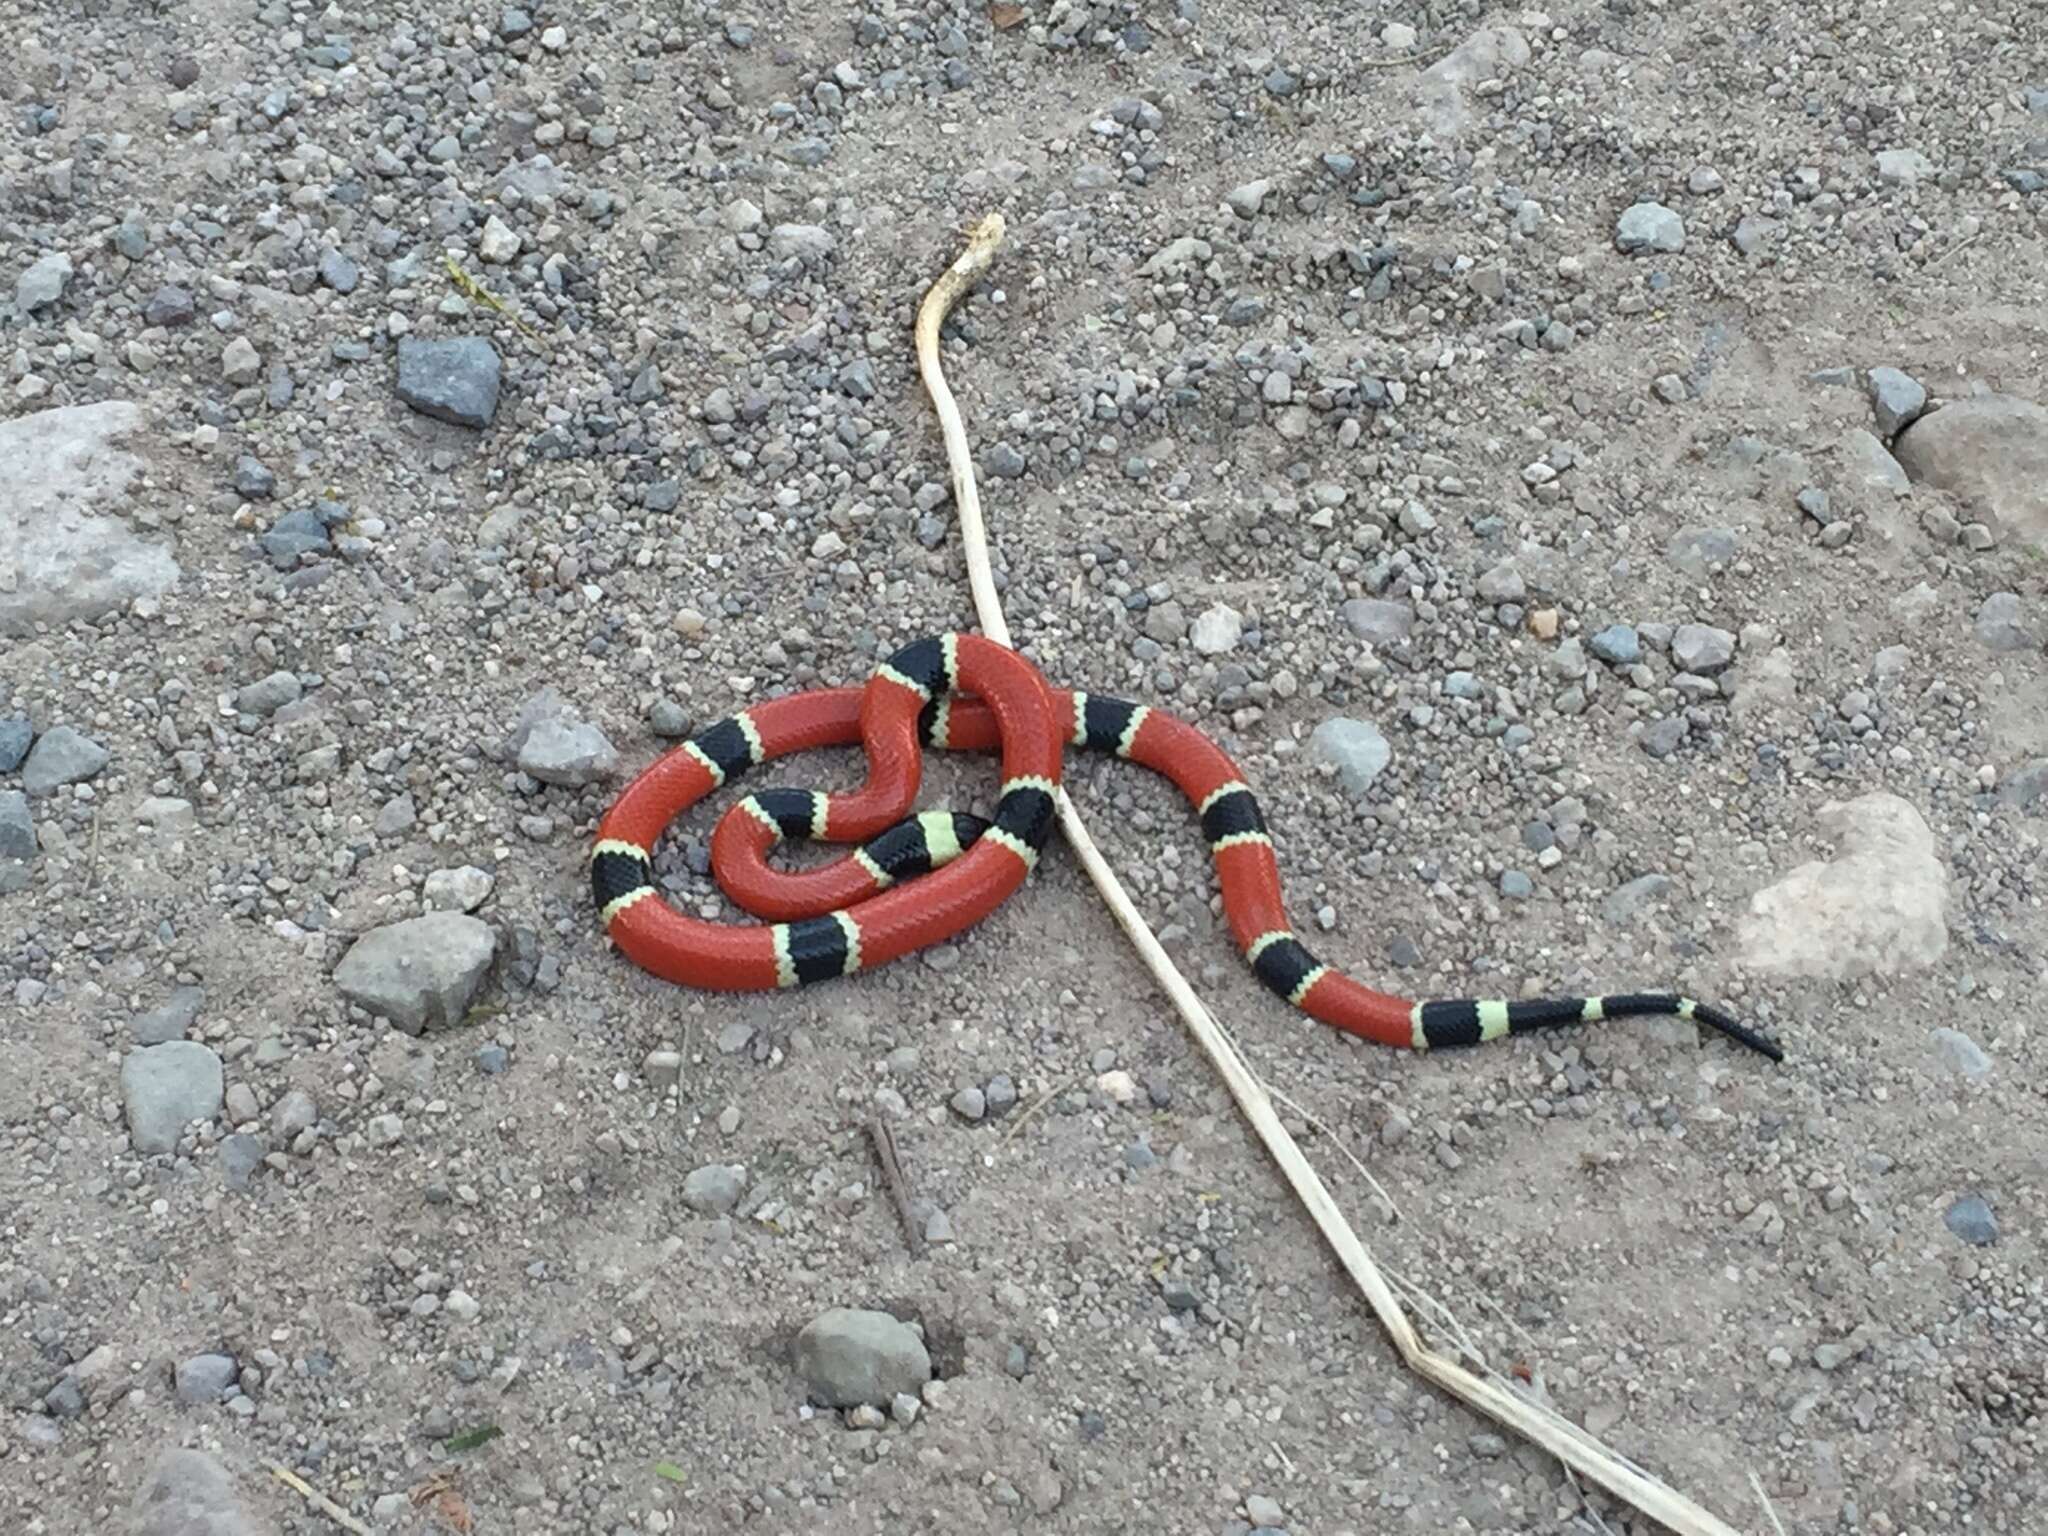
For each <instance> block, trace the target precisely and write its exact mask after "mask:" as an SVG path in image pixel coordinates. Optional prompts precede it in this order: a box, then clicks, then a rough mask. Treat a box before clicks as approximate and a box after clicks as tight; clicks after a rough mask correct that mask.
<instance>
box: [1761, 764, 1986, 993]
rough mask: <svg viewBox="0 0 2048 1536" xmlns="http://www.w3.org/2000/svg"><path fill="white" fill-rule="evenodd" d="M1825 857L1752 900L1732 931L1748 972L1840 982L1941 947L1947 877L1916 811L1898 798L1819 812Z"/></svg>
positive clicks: (1916, 963) (1930, 956) (1902, 967)
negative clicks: (1831, 849)
mask: <svg viewBox="0 0 2048 1536" xmlns="http://www.w3.org/2000/svg"><path fill="white" fill-rule="evenodd" d="M1819 819H1820V828H1821V831H1822V832H1823V834H1824V835H1826V836H1827V837H1829V838H1830V839H1832V840H1833V842H1834V843H1835V846H1836V853H1835V856H1834V857H1833V858H1832V859H1829V860H1826V861H1824V862H1823V861H1820V860H1816V861H1814V862H1812V863H1809V864H1802V865H1800V866H1799V867H1798V868H1797V869H1795V870H1793V871H1792V872H1791V873H1790V874H1789V875H1787V876H1786V877H1785V878H1784V879H1782V880H1780V881H1778V882H1777V884H1775V885H1772V886H1768V887H1766V888H1765V889H1763V890H1761V891H1758V892H1757V893H1756V894H1755V895H1754V896H1752V897H1751V898H1750V903H1749V913H1748V915H1747V916H1746V917H1744V919H1743V920H1742V922H1741V924H1740V925H1739V929H1738V934H1737V937H1738V941H1739V943H1740V945H1741V948H1742V959H1743V961H1744V962H1745V963H1746V964H1747V965H1749V966H1750V967H1752V968H1753V969H1755V970H1760V971H1772V972H1777V973H1780V974H1783V975H1792V976H1809V977H1815V978H1819V979H1822V980H1829V981H1841V980H1845V979H1847V978H1849V977H1852V976H1863V975H1871V974H1892V973H1896V972H1899V971H1906V970H1916V969H1920V968H1922V967H1925V966H1929V965H1932V964H1933V963H1934V962H1935V961H1936V960H1939V959H1940V958H1941V956H1942V954H1943V953H1944V952H1945V951H1946V950H1947V948H1948V922H1947V909H1948V871H1947V869H1946V867H1945V866H1944V865H1943V864H1942V862H1941V855H1940V853H1939V852H1938V851H1937V850H1936V848H1935V844H1934V834H1933V832H1931V831H1930V830H1929V829H1928V826H1927V823H1926V821H1925V820H1924V819H1923V818H1922V817H1921V815H1920V812H1919V811H1918V810H1916V809H1914V807H1913V806H1912V805H1911V804H1910V803H1909V802H1907V801H1905V800H1902V799H1900V798H1899V797H1898V796H1897V795H1892V794H1885V793H1881V792H1880V793H1877V794H1869V795H1861V796H1859V797H1857V798H1856V799H1854V800H1850V801H1846V802H1844V801H1836V800H1831V801H1829V802H1828V803H1827V804H1826V805H1824V806H1822V807H1821V811H1820V818H1819Z"/></svg>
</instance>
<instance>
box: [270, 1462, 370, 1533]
mask: <svg viewBox="0 0 2048 1536" xmlns="http://www.w3.org/2000/svg"><path fill="white" fill-rule="evenodd" d="M270 1475H271V1476H272V1477H274V1478H276V1479H277V1480H278V1481H279V1482H280V1483H283V1484H284V1485H285V1487H287V1488H289V1489H291V1490H292V1491H293V1492H295V1493H297V1494H298V1496H299V1497H300V1498H302V1499H304V1500H305V1501H306V1502H307V1503H308V1504H310V1505H312V1506H313V1507H314V1508H315V1509H317V1510H319V1511H320V1513H321V1514H323V1515H325V1516H326V1517H327V1518H328V1519H330V1520H332V1521H333V1522H334V1523H335V1524H336V1525H338V1526H340V1527H341V1528H342V1529H343V1530H344V1531H347V1532H348V1533H349V1536H370V1528H369V1527H368V1526H367V1525H364V1524H363V1523H362V1522H361V1521H360V1520H358V1519H356V1518H355V1516H353V1515H351V1514H350V1513H349V1512H348V1511H347V1510H345V1509H343V1508H342V1507H341V1506H340V1505H339V1504H337V1503H335V1502H334V1500H332V1499H330V1498H329V1497H327V1495H326V1494H324V1493H322V1492H321V1491H320V1490H319V1489H317V1488H315V1487H314V1486H313V1485H312V1484H310V1483H308V1482H307V1481H306V1480H305V1479H304V1478H302V1477H300V1476H299V1475H298V1474H297V1473H295V1472H287V1471H286V1470H285V1469H284V1468H283V1467H280V1466H279V1465H278V1464H277V1463H276V1462H272V1463H271V1464H270Z"/></svg>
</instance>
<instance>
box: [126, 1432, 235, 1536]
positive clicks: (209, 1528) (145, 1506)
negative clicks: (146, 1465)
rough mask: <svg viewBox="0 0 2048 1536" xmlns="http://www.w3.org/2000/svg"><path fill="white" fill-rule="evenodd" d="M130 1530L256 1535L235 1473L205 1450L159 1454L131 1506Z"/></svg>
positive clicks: (133, 1533)
mask: <svg viewBox="0 0 2048 1536" xmlns="http://www.w3.org/2000/svg"><path fill="white" fill-rule="evenodd" d="M129 1522H130V1531H129V1532H128V1533H126V1536H257V1533H256V1526H255V1524H254V1523H253V1522H252V1521H251V1520H250V1518H249V1516H248V1514H247V1512H246V1511H245V1510H244V1508H243V1506H242V1503H241V1501H240V1499H239V1498H238V1497H237V1496H236V1493H235V1484H234V1479H233V1478H231V1477H230V1476H229V1475H228V1470H227V1468H225V1467H223V1466H222V1465H221V1464H220V1463H219V1462H218V1461H216V1460H215V1459H214V1458H213V1457H211V1456H209V1455H207V1454H206V1453H205V1452H203V1451H188V1450H182V1449H181V1450H172V1451H167V1452H165V1453H164V1454H163V1455H162V1456H161V1457H159V1458H158V1459H157V1461H156V1463H155V1465H153V1466H152V1467H151V1468H150V1469H149V1475H148V1476H147V1477H146V1478H144V1479H143V1483H142V1486H141V1487H140V1488H138V1489H137V1490H136V1492H135V1502H134V1503H133V1504H132V1505H130V1506H129Z"/></svg>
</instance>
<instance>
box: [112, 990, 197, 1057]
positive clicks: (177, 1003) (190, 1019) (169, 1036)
mask: <svg viewBox="0 0 2048 1536" xmlns="http://www.w3.org/2000/svg"><path fill="white" fill-rule="evenodd" d="M205 1006H206V989H205V988H204V987H180V988H178V989H177V991H175V992H173V993H172V994H171V995H170V996H169V997H167V998H166V999H164V1001H163V1002H161V1003H159V1004H157V1005H156V1007H154V1008H152V1009H150V1010H149V1012H147V1013H145V1014H142V1015H140V1016H139V1017H138V1018H136V1019H135V1021H134V1022H133V1023H131V1024H130V1025H129V1026H128V1031H129V1033H130V1034H132V1035H133V1036H134V1037H135V1043H136V1044H137V1045H162V1044H164V1043H165V1042H166V1041H168V1040H182V1039H184V1038H185V1036H186V1035H187V1034H189V1033H191V1030H192V1026H193V1024H195V1023H196V1022H197V1021H198V1019H199V1012H200V1010H201V1009H202V1008H204V1007H205Z"/></svg>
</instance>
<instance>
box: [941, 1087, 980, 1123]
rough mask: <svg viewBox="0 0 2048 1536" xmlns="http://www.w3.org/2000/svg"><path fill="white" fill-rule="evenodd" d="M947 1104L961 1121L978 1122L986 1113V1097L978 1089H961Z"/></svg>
mask: <svg viewBox="0 0 2048 1536" xmlns="http://www.w3.org/2000/svg"><path fill="white" fill-rule="evenodd" d="M949 1102H950V1103H951V1104H952V1106H953V1113H954V1114H956V1115H958V1116H959V1117H960V1118H961V1119H962V1120H979V1119H981V1117H982V1116H984V1115H986V1114H987V1113H988V1095H986V1094H985V1093H983V1092H982V1091H981V1090H980V1089H979V1088H962V1089H961V1090H960V1091H959V1092H958V1093H956V1094H954V1095H953V1097H952V1099H951V1100H950V1101H949Z"/></svg>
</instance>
